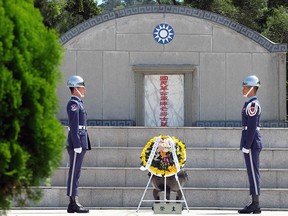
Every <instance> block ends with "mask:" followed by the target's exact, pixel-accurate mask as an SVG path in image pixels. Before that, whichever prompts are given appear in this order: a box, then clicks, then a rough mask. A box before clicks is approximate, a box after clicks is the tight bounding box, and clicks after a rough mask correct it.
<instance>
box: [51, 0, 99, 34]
mask: <svg viewBox="0 0 288 216" xmlns="http://www.w3.org/2000/svg"><path fill="white" fill-rule="evenodd" d="M100 13H101V9H100V7H98V6H97V1H94V0H67V1H66V2H65V4H64V6H63V7H62V8H61V13H60V15H59V16H58V17H57V24H56V25H55V26H54V28H55V29H56V31H57V32H59V33H60V34H62V33H64V32H66V31H68V30H69V29H71V28H73V27H75V26H76V25H78V24H80V23H82V22H84V21H85V20H88V19H90V18H92V17H94V16H97V15H99V14H100Z"/></svg>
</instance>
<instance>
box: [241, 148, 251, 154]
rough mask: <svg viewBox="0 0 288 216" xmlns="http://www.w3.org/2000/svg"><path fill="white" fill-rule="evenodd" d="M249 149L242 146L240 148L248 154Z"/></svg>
mask: <svg viewBox="0 0 288 216" xmlns="http://www.w3.org/2000/svg"><path fill="white" fill-rule="evenodd" d="M249 151H250V150H249V149H246V148H244V147H243V148H242V152H243V153H245V154H248V153H249Z"/></svg>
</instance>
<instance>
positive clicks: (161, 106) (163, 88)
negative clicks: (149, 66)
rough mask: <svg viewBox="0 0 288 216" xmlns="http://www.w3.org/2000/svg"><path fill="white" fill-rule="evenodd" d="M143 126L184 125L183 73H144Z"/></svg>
mask: <svg viewBox="0 0 288 216" xmlns="http://www.w3.org/2000/svg"><path fill="white" fill-rule="evenodd" d="M144 89H145V126H148V127H149V126H150V127H183V126H184V75H145V79H144Z"/></svg>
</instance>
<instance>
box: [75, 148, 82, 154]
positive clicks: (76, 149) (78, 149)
mask: <svg viewBox="0 0 288 216" xmlns="http://www.w3.org/2000/svg"><path fill="white" fill-rule="evenodd" d="M74 151H75V152H76V153H78V154H80V153H81V152H82V147H80V148H74Z"/></svg>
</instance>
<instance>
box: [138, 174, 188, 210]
mask: <svg viewBox="0 0 288 216" xmlns="http://www.w3.org/2000/svg"><path fill="white" fill-rule="evenodd" d="M150 173H151V176H150V178H149V180H148V183H147V186H146V188H145V190H144V193H143V195H142V197H141V200H140V202H139V205H138V207H137V211H136V212H138V211H139V209H140V206H141V204H142V202H154V203H155V202H160V203H162V204H163V203H164V204H166V205H167V202H181V203H183V202H184V203H185V205H186V208H187V210H188V212H189V207H188V205H187V202H186V199H185V196H184V193H183V190H182V187H181V185H180V182H179V179H178V175H177V173H175V175H174V176H175V179H176V181H177V183H178V186H179V189H180V191H181V194H182V197H183V200H167V199H166V185H167V184H166V175H164V199H163V200H144V197H145V194H146V192H147V189H148V187H149V184H150V182H151V180H152V177H153V175H154V174H153V173H152V172H150ZM167 207H168V206H167ZM169 207H170V209H168V211H169V213H170V214H173V213H175V212H179V210H178V211H176V209H175V206H173V205H171V206H169ZM160 208H161V207H160ZM161 209H162V210H163V213H164V210H165V207H164V208H163V207H162V208H161ZM154 211H155V209H154ZM181 212H182V204H181V210H180V214H181Z"/></svg>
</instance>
